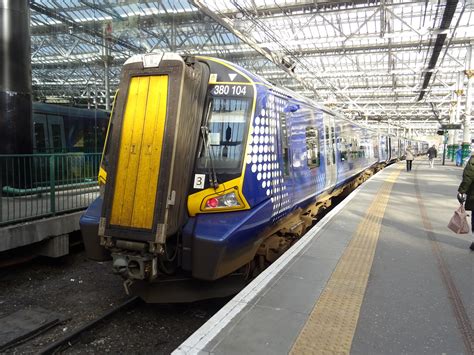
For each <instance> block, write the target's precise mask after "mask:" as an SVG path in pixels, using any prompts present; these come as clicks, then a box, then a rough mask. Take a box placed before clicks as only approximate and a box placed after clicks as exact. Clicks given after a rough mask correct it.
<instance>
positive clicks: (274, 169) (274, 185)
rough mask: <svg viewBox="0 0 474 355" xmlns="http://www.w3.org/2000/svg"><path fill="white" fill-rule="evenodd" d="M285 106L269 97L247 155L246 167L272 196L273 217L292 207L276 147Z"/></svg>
mask: <svg viewBox="0 0 474 355" xmlns="http://www.w3.org/2000/svg"><path fill="white" fill-rule="evenodd" d="M284 106H285V102H284V101H283V100H282V99H279V98H275V97H274V96H273V95H269V96H268V101H267V106H266V107H265V108H263V109H262V110H261V111H260V114H259V115H258V116H256V117H255V119H254V125H253V132H252V135H251V136H250V141H249V150H248V151H249V154H248V155H247V164H251V168H250V170H251V172H252V173H253V174H254V175H256V179H257V181H258V182H259V188H261V189H263V190H264V191H265V194H266V195H267V196H271V201H272V209H273V211H272V217H275V216H277V215H278V214H280V213H281V212H283V211H285V210H287V209H288V208H289V207H290V198H289V194H288V192H287V187H286V184H285V183H284V179H283V175H282V171H281V169H280V163H279V162H278V159H277V146H276V137H277V119H279V118H280V117H279V112H283V109H284ZM275 219H278V217H277V218H275Z"/></svg>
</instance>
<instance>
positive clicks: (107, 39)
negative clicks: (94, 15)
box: [102, 22, 113, 111]
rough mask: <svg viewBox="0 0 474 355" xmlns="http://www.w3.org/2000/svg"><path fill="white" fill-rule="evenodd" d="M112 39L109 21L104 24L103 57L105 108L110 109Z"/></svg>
mask: <svg viewBox="0 0 474 355" xmlns="http://www.w3.org/2000/svg"><path fill="white" fill-rule="evenodd" d="M111 41H112V23H111V22H108V23H107V24H106V25H105V26H104V38H103V47H102V59H103V61H104V89H105V109H106V110H107V111H108V110H110V79H109V74H110V73H109V68H110V65H111V64H112V60H113V57H112V56H111V50H110V48H111Z"/></svg>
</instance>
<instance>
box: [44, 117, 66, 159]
mask: <svg viewBox="0 0 474 355" xmlns="http://www.w3.org/2000/svg"><path fill="white" fill-rule="evenodd" d="M48 133H49V143H50V149H51V153H61V152H62V151H63V150H64V149H65V147H66V139H65V137H64V122H63V117H62V116H57V115H48Z"/></svg>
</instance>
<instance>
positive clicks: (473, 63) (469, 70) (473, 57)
mask: <svg viewBox="0 0 474 355" xmlns="http://www.w3.org/2000/svg"><path fill="white" fill-rule="evenodd" d="M464 74H466V76H467V86H466V112H465V113H464V122H463V123H464V131H463V138H462V157H463V161H464V160H465V159H466V158H467V157H469V156H470V155H471V119H472V114H473V112H472V102H473V101H474V87H473V85H474V45H473V44H472V43H471V45H470V46H469V49H468V52H467V61H466V70H465V72H464Z"/></svg>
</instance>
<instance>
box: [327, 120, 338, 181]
mask: <svg viewBox="0 0 474 355" xmlns="http://www.w3.org/2000/svg"><path fill="white" fill-rule="evenodd" d="M335 131H336V130H335V122H334V118H332V117H329V116H328V115H324V148H325V153H326V159H325V162H326V187H329V186H333V185H334V184H335V183H336V177H337V171H336V151H335V141H336V137H335Z"/></svg>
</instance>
